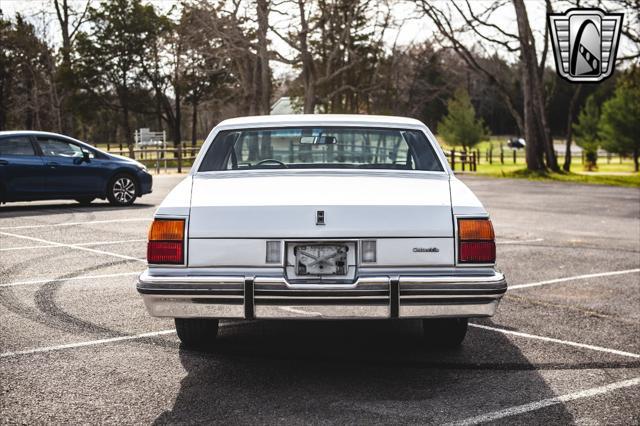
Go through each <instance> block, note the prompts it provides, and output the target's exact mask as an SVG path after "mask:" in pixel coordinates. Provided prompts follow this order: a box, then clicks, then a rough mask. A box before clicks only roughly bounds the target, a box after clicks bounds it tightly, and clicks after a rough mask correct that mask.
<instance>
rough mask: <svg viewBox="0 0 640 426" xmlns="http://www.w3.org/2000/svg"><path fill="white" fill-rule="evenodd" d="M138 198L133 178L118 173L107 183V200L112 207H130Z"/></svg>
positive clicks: (136, 185) (136, 186)
mask: <svg viewBox="0 0 640 426" xmlns="http://www.w3.org/2000/svg"><path fill="white" fill-rule="evenodd" d="M136 198H138V183H137V182H136V180H135V179H134V178H133V176H131V175H129V174H126V173H120V174H117V175H115V176H114V177H113V179H111V181H109V186H107V199H108V200H109V202H110V203H111V204H113V205H114V206H130V205H131V204H133V202H134V201H135V200H136Z"/></svg>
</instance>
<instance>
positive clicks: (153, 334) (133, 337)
mask: <svg viewBox="0 0 640 426" xmlns="http://www.w3.org/2000/svg"><path fill="white" fill-rule="evenodd" d="M175 332H176V331H175V330H174V329H171V330H161V331H153V332H151V333H142V334H133V335H130V336H121V337H111V338H108V339H97V340H88V341H85V342H77V343H68V344H66V345H57V346H46V347H43V348H35V349H27V350H24V351H14V352H3V353H0V358H12V357H15V356H18V355H31V354H37V353H42V352H54V351H60V350H63V349H74V348H81V347H85V346H95V345H104V344H105V343H115V342H122V341H125V340H136V339H144V338H146V337H156V336H162V335H165V334H173V333H175Z"/></svg>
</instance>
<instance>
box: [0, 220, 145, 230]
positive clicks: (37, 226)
mask: <svg viewBox="0 0 640 426" xmlns="http://www.w3.org/2000/svg"><path fill="white" fill-rule="evenodd" d="M119 222H151V218H149V217H138V218H129V219H109V220H92V221H88V222H65V223H52V224H47V225H20V226H3V227H0V230H5V229H32V228H50V227H56V226H74V225H93V224H96V223H119Z"/></svg>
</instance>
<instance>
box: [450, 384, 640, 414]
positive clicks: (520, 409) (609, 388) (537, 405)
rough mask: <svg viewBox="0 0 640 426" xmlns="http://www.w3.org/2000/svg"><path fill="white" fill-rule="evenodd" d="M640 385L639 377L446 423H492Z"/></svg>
mask: <svg viewBox="0 0 640 426" xmlns="http://www.w3.org/2000/svg"><path fill="white" fill-rule="evenodd" d="M638 385H640V377H636V378H633V379H628V380H622V381H620V382H615V383H610V384H608V385H605V386H598V387H595V388H590V389H585V390H581V391H577V392H572V393H568V394H565V395H560V396H556V397H553V398H547V399H542V400H540V401H535V402H530V403H528V404H522V405H516V406H514V407H509V408H505V409H503V410H498V411H493V412H490V413H486V414H481V415H479V416H475V417H469V418H468V419H464V420H459V421H456V422H452V423H447V425H449V426H468V425H476V424H480V423H487V422H492V421H496V420H500V419H504V418H505V417H511V416H515V415H518V414H524V413H528V412H531V411H536V410H539V409H541V408H545V407H550V406H552V405H557V404H562V403H564V402H569V401H574V400H576V399H581V398H590V397H594V396H598V395H602V394H605V393H609V392H613V391H615V390H618V389H624V388H630V387H633V386H638Z"/></svg>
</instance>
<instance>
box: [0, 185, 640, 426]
mask: <svg viewBox="0 0 640 426" xmlns="http://www.w3.org/2000/svg"><path fill="white" fill-rule="evenodd" d="M178 179H179V177H178V176H159V177H157V178H156V181H155V190H154V193H153V194H151V195H150V196H147V197H144V198H142V199H141V200H140V201H139V202H138V203H137V204H136V205H135V206H133V207H131V208H113V207H110V206H108V205H107V204H106V203H102V202H96V203H94V204H92V205H91V206H89V207H81V206H79V205H77V204H74V203H73V202H47V203H44V202H38V203H22V204H11V205H8V206H3V207H0V271H1V274H0V413H2V414H1V415H0V423H2V424H10V423H23V424H27V423H28V424H34V423H65V424H68V423H158V424H164V423H202V422H207V423H252V424H254V423H261V424H263V423H267V424H274V423H279V424H282V423H284V424H291V423H295V424H300V423H332V424H333V423H340V424H344V423H355V424H395V423H403V424H407V423H420V424H425V423H438V424H441V423H456V422H457V423H458V424H475V423H480V422H495V423H509V424H513V423H536V424H543V423H551V424H561V423H574V422H576V423H583V424H638V423H639V422H640V309H639V307H640V191H638V190H637V189H633V188H611V187H597V186H582V185H571V184H561V183H543V182H528V181H524V180H522V181H521V180H506V179H486V178H479V177H473V176H463V180H465V182H467V184H468V185H469V186H470V187H471V188H472V189H473V190H474V191H475V192H476V194H477V195H478V196H479V197H480V198H481V200H482V201H483V202H484V203H485V206H486V207H487V209H488V210H489V211H490V213H491V215H492V217H493V220H494V224H495V227H496V233H497V239H498V258H499V266H500V268H501V269H502V270H503V271H504V272H505V274H506V276H507V277H508V280H509V284H510V290H509V292H508V293H507V295H506V296H505V298H504V299H503V302H502V304H501V306H500V307H499V309H498V313H497V314H496V316H495V317H493V318H491V319H480V320H474V321H473V323H472V327H470V330H469V333H468V335H467V339H466V340H465V343H464V345H463V347H462V348H461V349H459V350H455V351H438V350H434V349H430V348H428V347H424V346H423V345H422V344H420V339H419V337H420V331H421V330H420V325H419V324H418V323H415V322H411V321H406V322H404V321H403V322H399V321H398V322H288V323H284V322H266V321H263V322H260V321H256V322H227V323H224V324H223V326H222V328H221V333H220V338H219V345H218V347H217V348H216V349H215V350H212V351H208V352H207V351H203V352H200V351H193V350H186V349H184V348H181V347H180V345H179V342H178V340H177V337H176V336H175V334H174V332H173V324H172V322H171V321H168V320H161V319H155V318H150V317H149V316H148V315H147V313H146V311H145V309H144V306H143V303H142V301H141V299H140V297H139V296H138V295H137V293H136V291H135V275H136V274H137V273H138V272H139V271H141V270H142V269H144V266H145V264H144V256H145V238H146V232H147V227H148V224H149V219H150V217H151V216H152V214H153V211H154V209H155V208H156V206H157V205H158V203H159V202H160V201H161V200H162V198H163V197H164V195H165V194H166V193H167V192H168V191H169V189H170V188H171V187H173V186H174V185H175V184H176V183H177V182H178Z"/></svg>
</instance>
